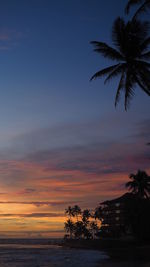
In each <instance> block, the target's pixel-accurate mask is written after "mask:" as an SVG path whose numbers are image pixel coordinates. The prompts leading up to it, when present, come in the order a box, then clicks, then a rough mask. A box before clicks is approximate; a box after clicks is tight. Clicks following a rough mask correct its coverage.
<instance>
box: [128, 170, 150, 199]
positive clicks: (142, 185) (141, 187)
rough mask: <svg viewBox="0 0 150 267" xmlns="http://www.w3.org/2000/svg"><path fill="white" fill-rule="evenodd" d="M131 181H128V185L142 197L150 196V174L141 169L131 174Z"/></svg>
mask: <svg viewBox="0 0 150 267" xmlns="http://www.w3.org/2000/svg"><path fill="white" fill-rule="evenodd" d="M129 178H130V179H131V181H130V182H127V183H126V187H127V188H128V189H129V190H130V191H132V193H133V194H136V195H137V196H138V197H140V198H145V197H146V198H147V199H148V198H149V197H150V176H149V175H148V174H147V173H146V172H145V171H141V170H139V171H138V172H137V173H136V174H133V173H132V174H130V176H129Z"/></svg>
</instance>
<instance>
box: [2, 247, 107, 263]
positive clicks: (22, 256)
mask: <svg viewBox="0 0 150 267" xmlns="http://www.w3.org/2000/svg"><path fill="white" fill-rule="evenodd" d="M103 259H107V255H105V254H104V253H103V252H100V251H94V250H83V249H69V248H64V247H62V246H59V245H53V244H38V243H37V242H33V243H32V242H30V244H28V243H23V244H21V242H18V243H17V242H15V243H10V242H9V244H8V243H7V242H4V243H3V244H0V267H85V266H86V267H95V266H97V263H98V262H100V261H101V260H103Z"/></svg>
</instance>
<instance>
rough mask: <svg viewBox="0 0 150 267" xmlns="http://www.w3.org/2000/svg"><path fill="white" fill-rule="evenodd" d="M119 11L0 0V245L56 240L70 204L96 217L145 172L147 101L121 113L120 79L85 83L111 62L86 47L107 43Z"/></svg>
mask: <svg viewBox="0 0 150 267" xmlns="http://www.w3.org/2000/svg"><path fill="white" fill-rule="evenodd" d="M125 4H126V0H122V1H119V0H113V1H112V0H105V1H99V0H71V1H70V0H55V1H54V0H21V1H20V0H13V1H12V0H1V3H0V77H1V78H0V237H59V236H62V235H63V228H64V220H65V217H64V210H65V208H67V207H68V205H74V204H78V205H79V206H81V208H90V209H94V208H95V207H96V206H97V205H98V204H99V203H100V202H102V201H104V200H106V199H111V198H115V197H118V196H120V195H121V194H123V193H125V192H126V189H125V183H126V182H127V181H128V175H129V174H130V173H135V172H136V171H137V170H138V169H142V170H145V171H147V172H148V173H149V174H150V147H149V146H147V145H146V143H148V142H149V141H150V98H148V96H147V95H145V94H144V93H143V92H141V91H140V89H139V88H136V91H135V96H134V98H133V99H132V102H131V105H130V109H129V110H128V111H127V112H126V111H125V110H124V106H123V101H122V100H121V101H120V103H119V105H118V107H117V108H116V109H115V107H114V98H115V92H116V85H117V80H115V81H111V83H109V84H107V85H104V81H103V79H102V80H97V81H93V82H89V80H90V77H91V76H92V75H93V74H94V73H95V72H96V71H97V70H99V69H101V68H103V67H106V66H109V64H110V62H109V61H107V60H106V59H103V58H102V57H101V56H100V55H98V54H95V53H94V52H93V48H92V46H91V44H90V41H92V40H99V41H105V42H108V43H109V44H111V27H112V23H113V21H114V19H115V18H116V17H117V16H124V7H125ZM114 7H115V8H114ZM128 18H130V17H128ZM126 19H127V18H126Z"/></svg>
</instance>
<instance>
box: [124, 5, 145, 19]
mask: <svg viewBox="0 0 150 267" xmlns="http://www.w3.org/2000/svg"><path fill="white" fill-rule="evenodd" d="M138 4H140V7H139V8H138V9H137V11H136V12H135V14H134V16H133V19H136V17H137V16H138V15H139V14H141V13H142V12H145V11H147V9H148V8H150V0H129V1H128V3H127V6H126V9H125V12H126V13H127V14H128V13H129V11H130V8H131V7H132V6H135V5H138Z"/></svg>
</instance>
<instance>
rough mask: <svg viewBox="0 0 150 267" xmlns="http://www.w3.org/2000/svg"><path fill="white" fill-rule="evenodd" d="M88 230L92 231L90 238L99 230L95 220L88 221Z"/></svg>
mask: <svg viewBox="0 0 150 267" xmlns="http://www.w3.org/2000/svg"><path fill="white" fill-rule="evenodd" d="M90 230H91V233H92V238H93V239H94V238H95V237H96V234H97V232H98V230H99V228H98V225H97V223H96V222H91V223H90Z"/></svg>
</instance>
